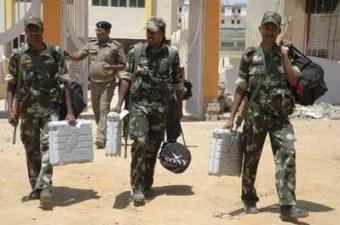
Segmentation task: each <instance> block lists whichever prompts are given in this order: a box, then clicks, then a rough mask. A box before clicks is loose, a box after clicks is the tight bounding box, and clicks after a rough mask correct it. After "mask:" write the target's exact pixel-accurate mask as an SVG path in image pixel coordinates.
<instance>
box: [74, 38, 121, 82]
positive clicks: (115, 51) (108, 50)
mask: <svg viewBox="0 0 340 225" xmlns="http://www.w3.org/2000/svg"><path fill="white" fill-rule="evenodd" d="M77 55H78V56H80V57H82V58H85V57H86V56H89V61H90V71H89V75H90V77H91V81H92V82H97V83H101V82H109V81H112V80H114V78H115V77H114V76H113V75H112V73H111V71H110V70H104V67H103V66H104V65H105V64H110V65H115V64H125V63H126V58H125V54H124V50H123V48H122V45H121V44H120V43H119V42H117V41H114V40H112V39H109V40H108V41H106V42H100V41H98V39H96V38H94V39H90V40H89V42H88V43H87V44H86V45H85V46H84V47H83V48H82V49H80V50H79V51H78V53H77Z"/></svg>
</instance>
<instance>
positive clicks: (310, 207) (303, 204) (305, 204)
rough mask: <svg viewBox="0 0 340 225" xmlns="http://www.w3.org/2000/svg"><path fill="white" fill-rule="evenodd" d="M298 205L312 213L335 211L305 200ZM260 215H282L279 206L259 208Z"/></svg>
mask: <svg viewBox="0 0 340 225" xmlns="http://www.w3.org/2000/svg"><path fill="white" fill-rule="evenodd" d="M297 205H298V206H300V207H302V208H305V209H307V210H308V211H310V212H314V213H323V212H329V211H333V210H334V209H333V208H331V207H328V206H326V205H322V204H319V203H315V202H309V201H304V200H299V201H297ZM258 210H259V213H263V212H269V213H277V214H278V216H279V213H280V206H279V204H273V205H269V206H266V207H263V208H259V209H258ZM243 213H244V210H243V208H241V209H237V210H234V211H232V212H229V215H231V216H238V215H240V214H243ZM290 223H292V224H296V225H309V224H308V223H305V222H302V221H297V220H296V221H290Z"/></svg>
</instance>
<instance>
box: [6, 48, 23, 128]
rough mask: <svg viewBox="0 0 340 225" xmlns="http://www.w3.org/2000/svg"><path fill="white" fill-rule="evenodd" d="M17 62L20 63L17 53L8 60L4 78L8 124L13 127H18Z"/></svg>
mask: <svg viewBox="0 0 340 225" xmlns="http://www.w3.org/2000/svg"><path fill="white" fill-rule="evenodd" d="M19 61H20V55H19V54H17V53H14V54H13V55H12V56H11V57H10V59H9V64H8V74H7V76H6V81H7V90H6V92H7V104H8V110H7V112H8V122H9V123H10V124H11V125H12V126H14V127H15V126H17V125H18V118H19V110H18V105H19V104H18V102H17V101H15V94H16V91H17V85H18V75H19ZM19 85H20V84H19Z"/></svg>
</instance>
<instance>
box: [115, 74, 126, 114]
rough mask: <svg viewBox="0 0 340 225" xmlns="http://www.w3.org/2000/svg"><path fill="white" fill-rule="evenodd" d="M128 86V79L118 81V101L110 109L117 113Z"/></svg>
mask: <svg viewBox="0 0 340 225" xmlns="http://www.w3.org/2000/svg"><path fill="white" fill-rule="evenodd" d="M129 88H130V81H128V80H126V79H122V80H121V82H120V86H119V92H118V102H117V105H116V106H115V107H114V108H113V109H112V110H113V111H114V112H117V113H119V112H120V110H121V108H122V105H123V102H124V100H125V99H126V97H127V93H128V92H129Z"/></svg>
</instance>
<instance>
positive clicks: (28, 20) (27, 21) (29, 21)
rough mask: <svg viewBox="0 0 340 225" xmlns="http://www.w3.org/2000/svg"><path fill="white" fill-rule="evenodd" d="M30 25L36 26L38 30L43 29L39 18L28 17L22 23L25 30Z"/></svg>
mask: <svg viewBox="0 0 340 225" xmlns="http://www.w3.org/2000/svg"><path fill="white" fill-rule="evenodd" d="M30 24H34V25H36V26H38V27H40V28H42V27H43V22H42V20H41V18H40V17H36V16H29V17H27V18H26V19H25V22H24V26H25V28H26V27H27V26H28V25H30Z"/></svg>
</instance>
